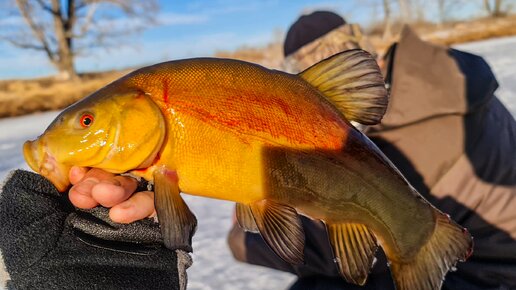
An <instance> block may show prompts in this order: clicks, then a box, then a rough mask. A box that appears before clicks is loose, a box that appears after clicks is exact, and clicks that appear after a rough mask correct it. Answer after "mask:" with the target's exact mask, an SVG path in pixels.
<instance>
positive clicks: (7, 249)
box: [0, 170, 191, 289]
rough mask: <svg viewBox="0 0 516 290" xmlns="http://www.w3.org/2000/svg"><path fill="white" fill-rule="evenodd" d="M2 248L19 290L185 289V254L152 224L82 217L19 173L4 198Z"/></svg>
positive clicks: (33, 177) (46, 186) (102, 215)
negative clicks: (165, 240) (173, 247)
mask: <svg viewBox="0 0 516 290" xmlns="http://www.w3.org/2000/svg"><path fill="white" fill-rule="evenodd" d="M0 232H1V233H2V234H1V236H0V248H1V250H2V255H3V259H4V263H5V266H6V269H7V271H8V273H9V275H10V280H9V281H8V282H7V287H8V288H14V289H36V288H37V289H97V288H100V289H185V288H186V268H187V267H189V266H190V264H191V259H190V256H189V255H188V254H186V253H185V252H182V251H179V250H176V251H172V250H168V249H166V248H165V247H164V246H163V245H162V241H161V235H160V234H159V225H158V224H157V223H155V222H154V221H153V220H151V219H147V220H143V221H139V222H135V223H132V224H128V225H122V224H115V223H113V222H111V221H110V220H109V218H108V211H107V209H105V208H100V207H99V208H95V209H93V210H91V211H78V210H75V208H74V207H73V206H72V205H71V204H70V202H69V201H68V197H67V196H66V195H65V196H62V195H61V194H60V193H59V192H58V191H57V190H56V189H55V188H54V187H53V186H52V185H51V184H50V182H48V181H47V180H46V179H44V178H43V177H41V176H39V175H37V174H35V173H31V172H27V171H21V170H17V171H15V172H14V173H13V174H12V175H11V176H10V177H9V178H8V179H7V181H6V182H5V185H4V187H3V192H2V195H1V196H0Z"/></svg>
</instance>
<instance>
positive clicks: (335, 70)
mask: <svg viewBox="0 0 516 290" xmlns="http://www.w3.org/2000/svg"><path fill="white" fill-rule="evenodd" d="M299 75H300V76H301V77H302V78H303V79H304V80H305V81H307V82H308V83H310V84H311V85H312V86H314V87H315V88H317V89H318V90H319V91H320V92H321V93H322V94H323V95H324V96H325V97H326V98H327V99H328V100H329V101H330V102H332V103H333V104H334V105H335V106H336V107H337V109H339V111H341V112H342V114H343V115H344V116H345V117H346V119H348V120H350V121H356V122H358V123H361V124H364V125H374V124H378V123H379V122H380V120H381V119H382V117H383V114H384V113H385V110H386V109H387V102H388V93H387V90H386V89H385V83H384V81H383V76H382V73H381V72H380V68H379V67H378V64H376V60H375V59H374V58H373V57H372V56H371V55H370V54H369V53H368V52H366V51H363V50H361V49H352V50H347V51H344V52H341V53H338V54H336V55H334V56H331V57H329V58H327V59H325V60H323V61H321V62H319V63H316V64H314V65H313V66H311V67H309V68H308V69H306V70H305V71H303V72H302V73H300V74H299Z"/></svg>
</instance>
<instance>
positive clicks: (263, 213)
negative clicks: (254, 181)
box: [250, 200, 305, 265]
mask: <svg viewBox="0 0 516 290" xmlns="http://www.w3.org/2000/svg"><path fill="white" fill-rule="evenodd" d="M250 207H251V211H252V213H253V216H254V220H255V221H256V225H257V226H258V229H259V230H260V234H261V235H262V236H263V238H264V240H265V241H266V242H267V244H268V245H269V247H271V248H272V250H273V251H274V252H275V253H276V254H278V256H280V257H281V258H282V259H283V260H285V261H286V262H288V263H290V264H294V265H300V264H303V262H304V253H303V250H304V246H305V234H304V231H303V226H302V224H301V220H300V219H299V216H298V215H297V212H296V210H295V209H294V208H292V207H289V206H286V205H282V204H279V203H277V202H274V201H270V200H262V201H258V202H255V203H253V204H251V206H250Z"/></svg>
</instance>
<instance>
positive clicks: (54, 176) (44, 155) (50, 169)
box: [23, 140, 70, 192]
mask: <svg viewBox="0 0 516 290" xmlns="http://www.w3.org/2000/svg"><path fill="white" fill-rule="evenodd" d="M23 155H24V157H25V161H26V162H27V164H28V165H29V167H30V168H31V169H32V170H34V171H36V172H37V173H39V174H41V175H43V176H44V177H45V178H46V179H48V180H49V181H50V182H52V184H53V185H54V186H55V187H56V188H57V190H59V192H64V191H66V190H67V189H68V187H69V186H70V180H69V179H68V171H69V170H70V166H66V165H64V164H61V163H59V162H57V160H56V159H55V158H54V157H53V156H52V154H50V152H48V148H47V147H46V146H44V144H42V143H41V142H40V140H36V141H27V142H25V143H24V144H23Z"/></svg>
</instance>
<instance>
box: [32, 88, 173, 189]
mask: <svg viewBox="0 0 516 290" xmlns="http://www.w3.org/2000/svg"><path fill="white" fill-rule="evenodd" d="M165 126H166V125H165V119H164V117H163V114H162V112H161V110H160V109H159V107H158V106H157V105H156V103H154V102H153V101H152V99H151V98H150V97H149V96H148V95H146V94H145V93H143V92H141V91H139V90H122V91H121V90H116V89H115V90H109V89H103V90H100V91H97V92H96V93H94V94H92V95H90V96H89V97H87V98H85V99H84V100H82V101H80V102H78V103H76V104H74V105H72V106H70V107H68V108H67V109H66V110H64V111H63V112H62V113H61V114H59V115H58V116H57V117H56V119H55V120H54V121H53V122H52V123H51V124H50V125H49V127H48V128H47V129H46V130H45V132H44V133H43V134H42V135H40V136H39V137H38V138H37V139H36V140H34V141H27V142H25V144H24V146H23V153H24V157H25V160H26V161H27V163H28V164H29V166H30V167H31V168H32V169H33V170H34V171H36V172H38V173H40V174H41V175H43V176H44V177H46V178H47V179H48V180H50V181H51V182H52V183H53V184H54V185H55V186H56V187H57V189H58V190H59V191H61V192H63V191H65V190H67V188H68V187H69V185H70V181H69V178H68V172H69V170H70V168H71V167H72V166H82V167H95V168H102V169H104V170H106V171H108V172H112V173H123V172H127V171H129V170H132V169H141V168H146V167H148V166H150V165H151V164H152V163H153V162H154V161H155V159H156V156H157V155H158V152H159V151H160V149H161V146H162V144H163V140H164V138H165V132H166V131H165Z"/></svg>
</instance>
